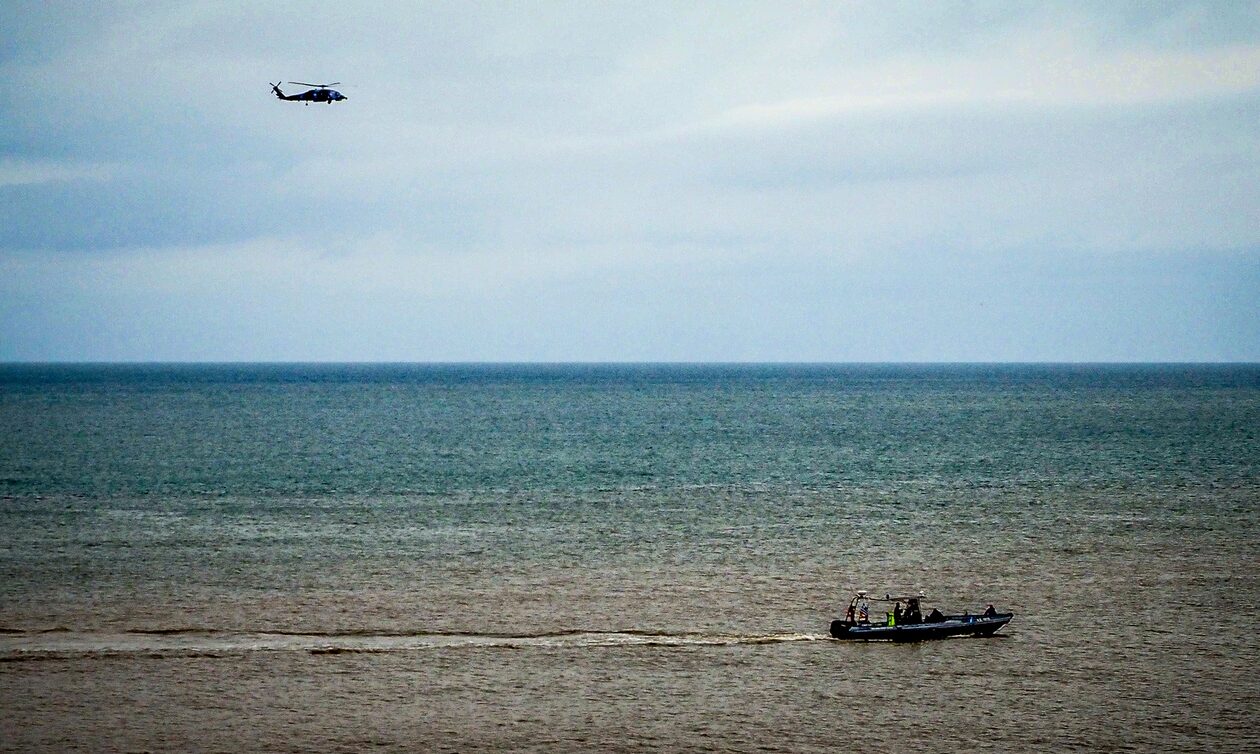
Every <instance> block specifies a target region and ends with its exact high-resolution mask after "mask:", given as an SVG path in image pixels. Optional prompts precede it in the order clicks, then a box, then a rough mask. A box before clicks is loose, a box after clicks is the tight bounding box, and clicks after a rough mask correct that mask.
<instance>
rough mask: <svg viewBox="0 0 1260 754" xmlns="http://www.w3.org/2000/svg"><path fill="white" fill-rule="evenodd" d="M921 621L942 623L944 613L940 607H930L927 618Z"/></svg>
mask: <svg viewBox="0 0 1260 754" xmlns="http://www.w3.org/2000/svg"><path fill="white" fill-rule="evenodd" d="M923 622H924V623H944V622H945V613H942V612H941V610H940V608H936V607H934V608H932V612H930V613H928V617H927V620H925V621H923Z"/></svg>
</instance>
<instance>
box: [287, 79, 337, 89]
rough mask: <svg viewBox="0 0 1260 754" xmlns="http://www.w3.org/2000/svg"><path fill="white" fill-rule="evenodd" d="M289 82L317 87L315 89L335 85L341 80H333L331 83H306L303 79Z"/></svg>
mask: <svg viewBox="0 0 1260 754" xmlns="http://www.w3.org/2000/svg"><path fill="white" fill-rule="evenodd" d="M289 83H290V84H296V85H297V86H313V87H315V88H317V89H326V88H328V87H330V86H336V85H338V84H340V83H341V82H340V81H334V82H332V83H331V84H308V83H306V82H305V81H290V82H289Z"/></svg>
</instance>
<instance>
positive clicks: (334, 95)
mask: <svg viewBox="0 0 1260 754" xmlns="http://www.w3.org/2000/svg"><path fill="white" fill-rule="evenodd" d="M271 89H272V91H274V92H275V93H276V96H277V97H279V98H280V99H282V100H286V101H288V102H305V103H307V104H310V103H312V102H326V103H328V104H330V105H331V104H332V103H334V102H340V101H341V100H343V99H350V98H349V97H347V96H346V95H344V94H342V93H341V92H339V91H337V90H336V89H328V88H327V87H320V88H317V89H308V90H307V91H305V92H302V93H301V94H285V93H284V92H282V91H280V87H279V85H276V84H273V85H272V87H271Z"/></svg>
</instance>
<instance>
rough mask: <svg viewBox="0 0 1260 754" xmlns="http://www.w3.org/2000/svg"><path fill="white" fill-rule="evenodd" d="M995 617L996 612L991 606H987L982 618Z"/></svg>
mask: <svg viewBox="0 0 1260 754" xmlns="http://www.w3.org/2000/svg"><path fill="white" fill-rule="evenodd" d="M995 615H997V610H994V609H993V605H989V606H988V607H986V608H985V609H984V617H986V618H992V617H993V616H995Z"/></svg>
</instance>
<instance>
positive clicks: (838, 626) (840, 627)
mask: <svg viewBox="0 0 1260 754" xmlns="http://www.w3.org/2000/svg"><path fill="white" fill-rule="evenodd" d="M847 633H849V624H848V623H846V622H845V621H842V620H840V619H839V618H837V619H835V620H833V621H832V622H831V638H833V639H839V638H840V637H841V636H844V635H845V634H847Z"/></svg>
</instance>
